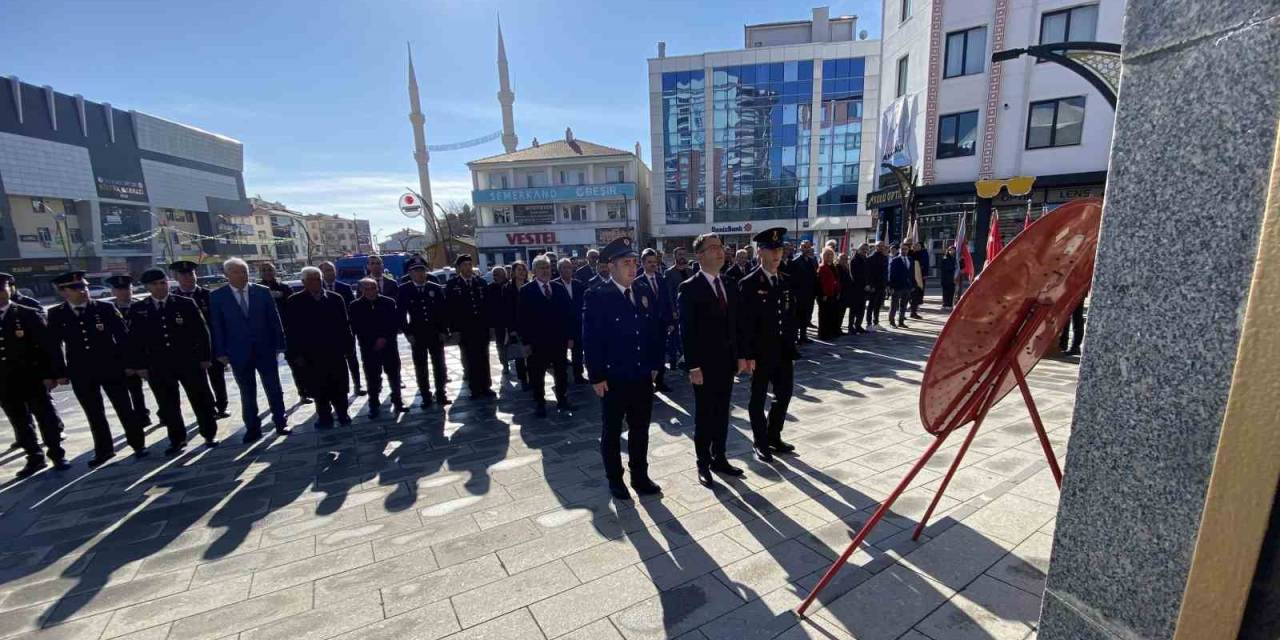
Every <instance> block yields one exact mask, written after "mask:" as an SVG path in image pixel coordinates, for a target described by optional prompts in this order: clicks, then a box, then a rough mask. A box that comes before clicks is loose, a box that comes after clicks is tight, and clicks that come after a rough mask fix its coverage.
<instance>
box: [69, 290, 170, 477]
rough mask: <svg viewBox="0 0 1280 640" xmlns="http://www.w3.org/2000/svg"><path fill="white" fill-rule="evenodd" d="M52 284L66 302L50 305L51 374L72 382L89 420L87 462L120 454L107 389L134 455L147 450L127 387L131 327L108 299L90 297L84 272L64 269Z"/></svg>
mask: <svg viewBox="0 0 1280 640" xmlns="http://www.w3.org/2000/svg"><path fill="white" fill-rule="evenodd" d="M53 284H54V286H56V287H57V288H58V294H59V295H61V296H62V299H63V300H64V301H65V302H63V303H62V304H60V305H58V306H56V307H54V308H52V309H50V310H49V344H50V353H49V357H50V359H51V360H52V362H53V377H54V378H55V379H57V381H58V384H67V383H70V384H71V390H72V391H74V392H75V396H76V400H78V401H80V406H81V408H83V409H84V412H85V417H87V418H88V419H89V432H90V433H91V434H92V435H93V450H94V457H93V460H90V461H89V466H90V467H91V468H97V467H98V466H99V465H101V464H102V463H104V462H106V461H107V460H110V459H111V458H113V457H115V455H116V454H115V443H114V442H113V439H112V436H111V427H110V426H109V425H108V424H107V412H106V408H105V407H104V406H103V403H102V396H103V394H106V396H107V399H108V400H109V401H110V402H111V406H112V408H114V409H115V411H116V416H117V418H118V419H119V420H120V424H121V426H122V427H124V433H125V438H126V439H127V440H128V442H129V446H130V447H132V448H133V451H134V455H135V456H137V457H139V458H141V457H143V456H145V455H147V447H146V436H145V434H144V433H143V429H142V422H141V420H140V419H139V418H138V416H137V414H135V413H134V411H133V403H132V401H130V400H129V390H128V388H127V387H126V386H125V375H126V374H125V349H126V347H127V345H126V344H125V343H126V341H127V340H128V330H127V329H125V327H124V319H123V318H121V317H120V312H119V311H117V310H116V307H115V305H113V304H111V303H110V302H101V301H98V300H90V299H89V292H88V287H89V285H88V283H86V282H85V281H84V272H83V271H71V272H68V273H64V274H62V275H60V276H58V277H57V278H54V280H53ZM64 347H65V349H66V359H65V360H64V359H63V348H64Z"/></svg>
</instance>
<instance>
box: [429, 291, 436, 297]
mask: <svg viewBox="0 0 1280 640" xmlns="http://www.w3.org/2000/svg"><path fill="white" fill-rule="evenodd" d="M427 297H428V298H434V297H436V292H434V291H428V292H427Z"/></svg>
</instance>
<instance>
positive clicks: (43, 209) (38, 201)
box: [31, 198, 52, 213]
mask: <svg viewBox="0 0 1280 640" xmlns="http://www.w3.org/2000/svg"><path fill="white" fill-rule="evenodd" d="M31 210H32V211H33V212H35V213H52V212H51V211H49V209H48V205H46V204H45V203H44V198H32V199H31Z"/></svg>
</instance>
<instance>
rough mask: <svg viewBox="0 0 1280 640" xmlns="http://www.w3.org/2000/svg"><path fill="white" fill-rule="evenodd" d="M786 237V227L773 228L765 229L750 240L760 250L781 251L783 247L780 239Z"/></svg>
mask: <svg viewBox="0 0 1280 640" xmlns="http://www.w3.org/2000/svg"><path fill="white" fill-rule="evenodd" d="M786 235H787V228H786V227H773V228H772V229H765V230H764V231H761V232H760V233H757V234H756V235H755V236H754V237H752V238H751V239H752V240H753V241H754V242H755V243H756V246H757V247H760V248H761V249H781V248H782V247H783V240H782V238H783V236H786Z"/></svg>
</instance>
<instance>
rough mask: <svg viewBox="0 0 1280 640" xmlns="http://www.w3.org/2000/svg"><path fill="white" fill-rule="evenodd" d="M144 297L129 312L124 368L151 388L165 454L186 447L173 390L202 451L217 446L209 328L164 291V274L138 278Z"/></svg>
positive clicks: (189, 304) (194, 309) (193, 309)
mask: <svg viewBox="0 0 1280 640" xmlns="http://www.w3.org/2000/svg"><path fill="white" fill-rule="evenodd" d="M139 280H141V281H142V283H143V284H145V285H146V286H147V290H148V291H149V292H150V294H151V295H150V296H148V297H146V298H143V299H141V300H137V301H135V302H134V303H133V304H132V305H131V306H130V307H129V329H130V331H129V357H128V362H129V367H130V369H131V370H132V371H133V372H134V373H136V374H137V375H138V376H139V377H140V378H146V379H147V380H148V381H149V382H150V383H151V391H152V392H153V393H154V394H155V396H156V404H157V405H159V408H158V409H157V413H159V414H160V418H161V420H162V421H163V422H164V425H165V428H166V430H167V431H168V434H169V448H168V449H166V450H165V454H167V455H171V456H172V455H176V454H178V453H180V452H181V451H182V450H183V449H184V448H185V447H186V446H187V426H186V423H185V421H184V420H183V419H182V404H181V400H180V399H179V396H178V390H179V387H181V388H182V390H183V391H185V392H186V394H187V401H188V402H190V403H191V410H192V412H193V413H195V414H196V425H197V426H198V427H199V431H200V436H201V437H203V438H204V443H205V445H206V446H208V447H216V446H218V440H217V435H218V419H217V416H216V415H215V413H214V412H215V407H214V399H213V394H212V392H210V390H209V375H208V373H207V371H208V370H209V369H210V368H211V367H212V365H213V360H214V358H213V347H212V346H211V342H210V337H209V325H208V322H207V321H206V320H205V318H204V314H202V313H201V312H200V307H199V305H198V303H197V302H196V301H195V300H194V299H192V298H189V297H186V296H181V295H178V294H177V293H176V292H171V291H170V290H169V281H168V280H167V279H166V278H165V275H164V271H161V270H160V269H148V270H146V271H144V272H143V273H142V276H141V277H140V278H139Z"/></svg>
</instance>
